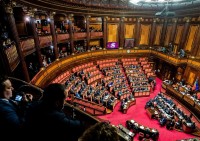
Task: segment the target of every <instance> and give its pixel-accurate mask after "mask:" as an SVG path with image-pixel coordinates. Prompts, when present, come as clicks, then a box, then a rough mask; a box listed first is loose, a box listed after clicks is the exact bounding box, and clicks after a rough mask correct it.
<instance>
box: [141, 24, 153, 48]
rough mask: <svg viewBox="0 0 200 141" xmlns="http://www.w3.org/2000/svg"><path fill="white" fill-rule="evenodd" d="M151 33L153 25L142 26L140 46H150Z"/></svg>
mask: <svg viewBox="0 0 200 141" xmlns="http://www.w3.org/2000/svg"><path fill="white" fill-rule="evenodd" d="M150 31H151V25H145V24H142V25H141V29H140V45H148V44H149V35H150Z"/></svg>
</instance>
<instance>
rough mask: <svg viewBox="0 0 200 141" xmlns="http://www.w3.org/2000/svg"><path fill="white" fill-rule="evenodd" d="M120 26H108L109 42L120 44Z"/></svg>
mask: <svg viewBox="0 0 200 141" xmlns="http://www.w3.org/2000/svg"><path fill="white" fill-rule="evenodd" d="M118 26H119V25H118V24H108V32H107V33H108V42H118V38H117V37H118Z"/></svg>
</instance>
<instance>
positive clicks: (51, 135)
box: [26, 102, 83, 141]
mask: <svg viewBox="0 0 200 141" xmlns="http://www.w3.org/2000/svg"><path fill="white" fill-rule="evenodd" d="M26 128H27V131H29V132H30V133H31V134H32V133H34V136H32V139H33V140H38V139H39V138H40V139H41V140H52V139H56V140H58V141H77V138H78V137H79V136H80V135H81V134H82V132H83V124H82V122H81V121H79V120H74V119H72V118H71V117H68V116H67V115H66V114H65V113H64V112H63V111H62V110H58V109H56V108H55V107H51V106H49V105H45V104H44V103H42V102H37V103H36V104H34V105H33V106H32V107H31V108H30V109H29V113H28V114H27V116H26ZM30 136H31V135H30Z"/></svg>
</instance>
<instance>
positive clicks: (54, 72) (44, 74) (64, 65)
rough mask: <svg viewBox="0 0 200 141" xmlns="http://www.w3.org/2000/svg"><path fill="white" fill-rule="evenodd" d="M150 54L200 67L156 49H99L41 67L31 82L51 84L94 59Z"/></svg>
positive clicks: (40, 84) (199, 63) (198, 64)
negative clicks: (64, 74)
mask: <svg viewBox="0 0 200 141" xmlns="http://www.w3.org/2000/svg"><path fill="white" fill-rule="evenodd" d="M141 55H142V56H145V55H146V56H149V55H154V56H155V57H158V58H160V59H162V60H165V61H169V62H170V63H172V64H174V65H180V64H188V65H190V66H193V67H195V68H197V69H198V68H200V62H197V61H195V60H192V59H189V58H184V59H181V58H178V57H169V56H168V55H165V54H163V53H160V52H158V51H154V50H135V49H128V50H127V49H116V50H97V51H91V52H84V53H80V54H76V55H71V56H68V57H66V58H62V59H60V60H57V61H54V62H53V63H51V64H50V65H49V66H47V67H46V68H43V69H41V70H40V71H39V72H38V73H37V75H36V76H35V77H34V78H33V79H32V80H31V83H32V84H34V85H36V86H39V87H41V88H43V87H45V86H46V85H47V84H49V83H50V82H51V81H52V80H53V79H55V78H56V77H57V76H58V75H59V74H61V73H62V72H65V71H67V70H71V69H72V68H74V67H76V66H78V65H80V64H83V63H86V62H91V60H92V61H97V60H100V59H101V60H102V58H103V59H109V58H123V57H127V56H131V57H137V56H139V57H140V56H141Z"/></svg>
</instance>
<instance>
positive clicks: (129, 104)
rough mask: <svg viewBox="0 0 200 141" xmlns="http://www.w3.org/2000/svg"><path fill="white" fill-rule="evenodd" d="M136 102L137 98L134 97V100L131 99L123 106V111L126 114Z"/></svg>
mask: <svg viewBox="0 0 200 141" xmlns="http://www.w3.org/2000/svg"><path fill="white" fill-rule="evenodd" d="M135 104H136V100H135V98H134V99H132V100H129V101H128V102H127V103H126V104H125V106H124V107H123V109H122V112H123V113H124V114H126V113H127V111H128V109H129V108H130V107H131V106H132V105H135Z"/></svg>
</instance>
